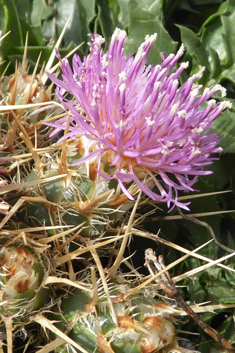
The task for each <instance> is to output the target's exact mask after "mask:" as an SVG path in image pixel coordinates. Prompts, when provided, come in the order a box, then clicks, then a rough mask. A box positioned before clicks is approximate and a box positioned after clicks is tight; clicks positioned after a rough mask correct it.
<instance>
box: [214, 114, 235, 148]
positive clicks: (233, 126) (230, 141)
mask: <svg viewBox="0 0 235 353" xmlns="http://www.w3.org/2000/svg"><path fill="white" fill-rule="evenodd" d="M210 132H217V133H218V135H219V137H220V139H221V141H220V146H221V147H222V148H223V151H224V152H227V153H235V112H233V111H231V110H226V111H225V112H223V114H222V115H220V116H219V117H218V118H217V119H216V120H215V121H214V125H213V127H212V128H211V129H210Z"/></svg>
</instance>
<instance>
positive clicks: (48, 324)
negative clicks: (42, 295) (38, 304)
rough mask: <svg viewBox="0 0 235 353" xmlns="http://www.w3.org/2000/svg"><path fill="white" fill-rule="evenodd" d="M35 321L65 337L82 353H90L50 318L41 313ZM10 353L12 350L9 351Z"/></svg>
mask: <svg viewBox="0 0 235 353" xmlns="http://www.w3.org/2000/svg"><path fill="white" fill-rule="evenodd" d="M33 321H34V322H37V323H38V324H40V325H41V326H42V327H43V328H47V329H49V330H50V331H52V332H54V333H55V334H56V335H57V336H59V337H60V338H61V339H63V340H64V341H65V342H67V343H69V344H71V345H72V346H73V347H75V348H77V349H78V350H79V351H80V352H82V353H89V352H88V351H87V350H85V349H84V348H83V347H82V346H80V345H79V344H78V343H76V342H74V341H73V340H72V339H71V338H69V337H68V336H67V335H66V334H65V333H63V332H62V331H60V330H59V329H58V328H57V327H55V326H54V325H53V324H52V322H51V321H50V320H48V319H47V318H45V317H44V316H43V315H41V314H37V315H35V316H34V317H33ZM9 353H10V352H9Z"/></svg>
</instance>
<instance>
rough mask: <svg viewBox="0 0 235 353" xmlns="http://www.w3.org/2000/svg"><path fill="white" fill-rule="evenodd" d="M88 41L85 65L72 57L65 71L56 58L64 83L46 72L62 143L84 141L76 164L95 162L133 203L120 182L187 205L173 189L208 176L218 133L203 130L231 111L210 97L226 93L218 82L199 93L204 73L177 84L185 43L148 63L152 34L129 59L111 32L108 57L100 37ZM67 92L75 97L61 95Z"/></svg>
mask: <svg viewBox="0 0 235 353" xmlns="http://www.w3.org/2000/svg"><path fill="white" fill-rule="evenodd" d="M90 36H91V43H89V45H90V53H89V55H88V56H87V57H85V58H84V60H83V62H82V61H81V59H80V57H79V56H78V55H74V57H73V65H72V68H71V67H70V64H69V62H68V61H67V59H65V60H64V61H62V60H61V59H60V57H59V59H60V61H61V70H62V79H63V81H61V80H59V79H58V78H56V77H54V76H52V75H50V74H49V76H50V78H51V79H52V81H54V82H55V83H56V84H57V86H58V87H57V95H58V98H59V99H60V100H61V102H63V105H64V108H65V110H66V111H68V115H69V119H70V127H69V132H68V133H67V134H66V135H65V136H64V137H63V138H68V137H70V138H72V139H77V140H78V139H80V138H82V139H83V140H84V139H86V141H87V142H88V144H87V147H86V148H85V149H84V154H83V156H82V157H83V158H82V159H80V160H79V161H78V162H76V163H75V164H81V163H84V162H86V163H89V162H88V161H91V160H92V161H94V159H96V160H97V168H96V171H97V173H98V175H99V176H101V177H103V178H105V179H108V180H110V179H113V178H116V179H117V180H118V182H119V185H120V187H121V189H122V191H123V192H124V193H125V194H126V196H127V197H128V198H129V199H131V200H133V195H131V193H130V192H129V191H128V189H127V187H126V185H127V183H130V182H134V183H135V184H136V185H137V186H138V187H139V188H140V189H141V190H142V191H143V193H145V194H146V195H148V196H149V197H150V198H151V199H153V200H155V201H161V202H167V204H168V207H169V206H170V204H171V203H173V204H174V205H179V206H180V207H184V208H187V207H186V205H182V204H181V203H179V202H178V201H177V195H178V191H179V190H183V191H189V190H191V191H192V190H193V189H192V185H193V184H194V183H195V182H196V181H197V179H198V176H200V175H207V174H210V173H211V172H210V171H204V170H203V167H204V166H206V165H209V164H211V163H212V160H213V158H212V157H210V155H211V154H212V153H218V152H221V151H222V149H221V148H218V147H216V144H217V143H218V142H219V138H218V136H217V134H215V133H211V134H209V135H206V134H205V132H206V131H207V130H208V129H209V128H211V127H212V125H213V121H214V120H215V119H216V118H217V117H218V115H219V114H220V113H221V112H222V111H223V110H224V109H225V108H226V107H229V104H228V103H227V102H221V103H216V101H215V100H213V99H211V100H210V98H211V96H212V95H213V94H214V93H215V92H216V91H221V92H222V95H224V89H223V88H222V87H221V86H219V85H216V86H215V87H213V88H211V89H208V88H206V89H205V90H204V92H203V93H202V94H200V93H199V90H200V89H201V86H200V85H198V84H196V83H195V81H196V80H197V79H198V78H200V76H201V71H202V70H201V71H200V72H199V73H197V74H195V75H193V76H192V77H190V78H189V79H188V81H186V82H185V83H184V84H183V85H181V86H180V84H179V76H180V74H181V73H182V71H183V70H184V69H185V68H186V67H187V66H188V64H187V63H182V64H180V65H179V67H178V69H175V70H174V71H172V69H173V68H174V66H175V65H176V63H177V61H178V60H179V58H180V57H181V56H182V55H183V51H184V47H183V46H181V48H180V49H179V51H178V52H177V53H176V54H175V55H174V54H170V55H169V56H168V57H167V58H165V56H164V54H162V63H161V64H160V65H157V66H146V60H147V56H148V53H149V50H150V48H151V46H152V44H153V42H154V41H155V40H156V37H157V36H156V34H154V35H152V36H146V38H145V41H144V43H142V44H141V45H140V47H139V49H138V51H137V53H136V55H135V56H134V57H128V56H126V55H125V54H124V49H123V45H124V41H125V39H126V32H125V31H123V30H120V29H118V28H117V29H116V30H115V31H114V34H113V36H112V39H111V43H110V47H109V50H108V52H107V53H106V54H103V52H102V48H101V46H102V44H103V42H104V39H103V38H102V37H101V36H99V35H90ZM66 92H69V93H70V94H72V96H73V97H74V99H73V100H69V99H68V98H66V95H65V93H66ZM205 102H207V105H204V103H205ZM66 122H67V118H62V119H60V120H58V121H56V122H55V123H50V124H49V125H51V126H53V127H55V130H54V132H53V133H52V135H54V134H56V133H57V132H59V131H61V130H65V128H66ZM81 136H82V137H81ZM107 162H108V165H109V167H108V169H107ZM105 163H106V169H105V168H104V165H105ZM149 180H151V182H149ZM153 185H154V186H155V187H154V188H152V186H153Z"/></svg>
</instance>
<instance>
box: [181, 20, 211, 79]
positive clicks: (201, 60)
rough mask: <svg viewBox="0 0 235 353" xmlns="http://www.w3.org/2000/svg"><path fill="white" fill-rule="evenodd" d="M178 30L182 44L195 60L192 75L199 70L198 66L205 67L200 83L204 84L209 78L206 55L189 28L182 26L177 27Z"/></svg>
mask: <svg viewBox="0 0 235 353" xmlns="http://www.w3.org/2000/svg"><path fill="white" fill-rule="evenodd" d="M178 27H179V29H180V33H181V37H182V42H183V43H184V45H185V46H186V48H187V50H188V52H189V54H190V55H191V56H192V58H193V59H194V60H195V61H194V62H195V63H193V68H192V72H191V74H192V73H195V72H197V71H198V70H199V68H200V66H203V67H205V71H204V73H203V77H202V79H201V80H202V82H203V83H204V82H206V81H207V80H208V78H209V69H210V65H209V61H208V54H207V52H206V50H205V48H204V47H203V45H202V44H201V42H200V40H199V39H198V38H197V36H196V34H195V33H194V32H193V31H191V30H190V29H189V28H186V27H184V26H178Z"/></svg>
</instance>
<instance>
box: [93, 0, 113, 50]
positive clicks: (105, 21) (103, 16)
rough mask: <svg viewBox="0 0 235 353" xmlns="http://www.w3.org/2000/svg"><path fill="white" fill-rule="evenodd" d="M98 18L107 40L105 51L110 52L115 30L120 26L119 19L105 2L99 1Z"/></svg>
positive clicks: (103, 0)
mask: <svg viewBox="0 0 235 353" xmlns="http://www.w3.org/2000/svg"><path fill="white" fill-rule="evenodd" d="M97 6H98V17H97V21H98V22H99V26H100V28H101V32H102V35H103V37H104V38H105V51H107V50H108V47H109V43H110V40H111V37H112V34H113V32H114V30H115V28H116V27H117V25H118V21H117V17H115V14H114V13H113V12H112V11H111V10H110V9H109V7H108V6H107V5H106V2H105V0H97Z"/></svg>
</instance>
